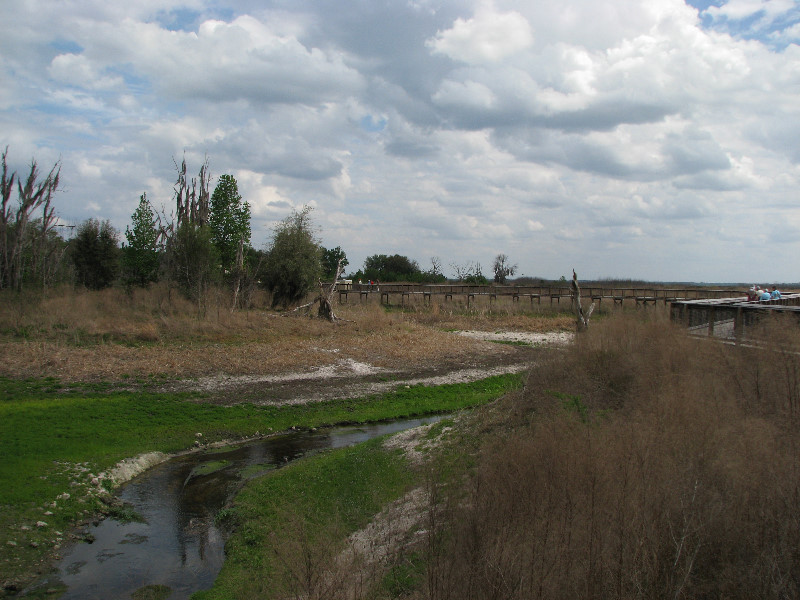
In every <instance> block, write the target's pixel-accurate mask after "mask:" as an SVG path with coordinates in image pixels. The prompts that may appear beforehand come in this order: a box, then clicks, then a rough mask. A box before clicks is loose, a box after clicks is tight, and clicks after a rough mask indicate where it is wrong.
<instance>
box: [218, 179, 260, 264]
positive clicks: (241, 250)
mask: <svg viewBox="0 0 800 600" xmlns="http://www.w3.org/2000/svg"><path fill="white" fill-rule="evenodd" d="M208 226H209V229H210V230H211V241H212V243H213V244H214V246H215V247H216V249H217V254H218V255H219V259H220V263H221V265H222V270H223V273H229V274H232V273H234V272H236V271H238V270H239V269H240V268H241V266H243V265H239V264H238V263H239V261H240V260H241V261H242V263H244V257H245V256H246V248H247V247H248V246H249V245H250V205H249V204H248V203H247V202H243V201H242V197H241V195H239V187H238V185H237V183H236V179H235V178H234V177H233V175H222V176H220V178H219V182H218V183H217V187H216V188H214V193H213V194H212V195H211V215H210V217H209V219H208Z"/></svg>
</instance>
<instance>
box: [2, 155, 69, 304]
mask: <svg viewBox="0 0 800 600" xmlns="http://www.w3.org/2000/svg"><path fill="white" fill-rule="evenodd" d="M7 154H8V148H6V150H5V151H4V152H3V155H2V174H0V288H13V289H16V290H19V289H21V288H22V282H23V280H24V279H25V277H26V274H27V275H34V276H36V275H41V276H42V277H41V282H42V284H43V285H47V281H48V279H47V274H48V273H52V272H54V271H55V269H54V268H53V265H52V264H51V262H52V261H53V260H56V261H60V259H61V256H62V255H63V244H62V245H59V244H57V243H56V244H54V243H53V242H54V239H55V237H58V236H54V231H53V228H54V227H55V226H56V222H57V218H56V216H55V209H54V208H53V206H52V199H53V195H54V194H55V192H56V190H57V189H58V184H59V178H60V174H61V163H60V162H57V163H56V164H55V165H53V168H52V169H50V172H49V173H48V174H47V176H46V177H45V178H44V180H40V179H39V168H38V166H37V164H36V161H35V160H34V161H32V162H31V168H30V171H29V173H28V177H27V178H26V179H25V182H24V184H23V181H22V179H20V178H19V177H18V176H17V173H16V172H13V173H11V175H10V176H9V174H8V166H7V163H6V155H7ZM15 183H16V184H17V185H16V188H17V199H18V202H17V207H16V210H14V208H13V207H12V206H11V205H10V200H11V194H12V192H13V190H14V184H15ZM36 213H40V216H39V217H38V218H34V217H33V215H34V214H36ZM26 249H27V252H26ZM26 254H27V256H28V258H29V259H30V260H29V261H28V262H27V263H26V261H25V260H24V257H25V256H26ZM26 266H27V271H29V272H28V273H26ZM32 279H33V277H32ZM36 279H38V277H36Z"/></svg>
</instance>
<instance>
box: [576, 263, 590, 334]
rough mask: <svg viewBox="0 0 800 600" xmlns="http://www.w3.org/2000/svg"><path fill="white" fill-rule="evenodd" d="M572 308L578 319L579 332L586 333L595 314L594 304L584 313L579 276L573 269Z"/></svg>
mask: <svg viewBox="0 0 800 600" xmlns="http://www.w3.org/2000/svg"><path fill="white" fill-rule="evenodd" d="M572 308H573V310H574V311H575V317H576V318H577V329H578V331H585V330H586V329H588V328H589V317H591V316H592V312H594V302H592V304H591V305H590V306H589V310H587V311H586V312H585V313H584V311H583V305H582V304H581V286H580V285H578V275H577V274H576V273H575V269H572Z"/></svg>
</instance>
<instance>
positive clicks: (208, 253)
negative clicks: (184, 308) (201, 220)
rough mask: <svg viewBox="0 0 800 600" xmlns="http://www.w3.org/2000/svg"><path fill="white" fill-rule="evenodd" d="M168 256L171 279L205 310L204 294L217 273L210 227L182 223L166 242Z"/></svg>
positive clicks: (185, 294) (215, 255) (184, 293)
mask: <svg viewBox="0 0 800 600" xmlns="http://www.w3.org/2000/svg"><path fill="white" fill-rule="evenodd" d="M166 254H167V266H168V270H169V274H170V278H171V279H172V280H173V281H174V282H176V283H177V284H178V289H180V291H181V293H183V295H184V296H186V297H187V298H188V299H190V300H194V301H196V302H198V304H199V305H200V309H201V310H202V308H203V306H202V303H203V297H204V295H205V292H206V291H207V290H208V287H209V285H210V284H211V283H212V282H213V281H214V280H215V278H216V273H217V270H216V268H215V266H216V263H217V254H216V249H215V248H214V245H213V244H212V243H211V234H210V232H209V229H208V227H201V226H199V225H195V224H193V223H188V222H185V223H181V224H180V225H179V226H178V229H177V230H176V231H175V233H174V234H173V235H172V237H171V238H170V240H169V242H168V243H167V253H166Z"/></svg>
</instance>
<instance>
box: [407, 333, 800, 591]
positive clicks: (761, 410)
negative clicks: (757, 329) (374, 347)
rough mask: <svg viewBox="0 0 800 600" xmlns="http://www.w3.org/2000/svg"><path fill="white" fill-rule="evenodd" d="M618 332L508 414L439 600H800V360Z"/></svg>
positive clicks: (486, 448)
mask: <svg viewBox="0 0 800 600" xmlns="http://www.w3.org/2000/svg"><path fill="white" fill-rule="evenodd" d="M787 325H788V324H782V323H774V324H773V325H772V326H771V327H772V330H771V338H772V340H773V344H774V346H773V348H771V349H769V350H765V349H754V348H743V347H735V346H724V345H720V344H717V343H714V342H709V341H706V340H696V339H690V338H689V337H688V336H686V335H685V334H684V332H682V331H680V330H677V329H675V328H674V327H672V326H671V325H670V324H669V323H667V322H664V321H663V320H660V319H653V320H643V319H633V318H618V319H609V320H607V321H606V322H603V323H600V324H598V326H596V327H593V329H592V330H590V331H589V332H587V334H586V335H584V336H581V337H580V338H579V340H578V341H577V343H576V344H575V346H574V347H573V348H571V349H570V350H569V351H567V352H566V353H563V354H560V355H558V356H556V357H554V358H553V359H552V360H551V361H550V362H549V363H548V364H545V365H542V366H541V367H540V368H537V369H536V370H534V371H533V372H532V373H531V375H530V377H529V379H528V381H527V385H526V388H525V391H524V393H522V394H521V395H520V396H517V397H515V398H514V399H513V400H507V401H505V402H501V403H500V404H499V405H498V406H496V407H494V409H493V410H492V414H491V416H490V417H487V420H485V421H484V423H483V426H484V428H488V429H490V430H492V431H493V434H492V435H489V436H488V438H487V440H486V442H485V444H484V445H483V449H482V452H481V454H480V459H479V463H478V466H477V467H476V469H475V471H474V474H473V476H472V477H471V478H470V479H469V480H468V482H467V483H466V484H465V485H463V486H461V487H459V493H457V494H455V493H451V494H449V495H444V496H443V499H442V500H441V501H440V502H439V503H438V504H437V505H436V506H435V507H433V508H432V509H431V510H432V513H435V514H437V515H442V514H443V515H444V517H441V516H440V517H437V519H436V523H435V526H434V527H432V533H431V536H430V537H429V543H428V547H427V558H428V572H427V578H426V584H425V587H424V590H422V591H421V592H420V593H419V597H425V598H435V599H443V598H459V599H469V598H481V599H485V598H509V599H515V598H520V599H521V598H526V599H528V598H548V599H557V598H653V599H656V598H659V599H660V598H731V599H735V598H796V597H798V595H800V460H799V458H798V457H800V454H798V451H799V450H800V429H799V428H798V425H800V422H799V419H800V405H798V401H800V385H798V382H800V356H798V354H796V353H794V352H793V351H791V350H789V349H788V348H789V347H790V346H786V345H784V342H790V341H792V340H791V338H794V341H796V340H797V337H798V333H797V330H796V326H792V327H791V328H790V327H788V326H787Z"/></svg>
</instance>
